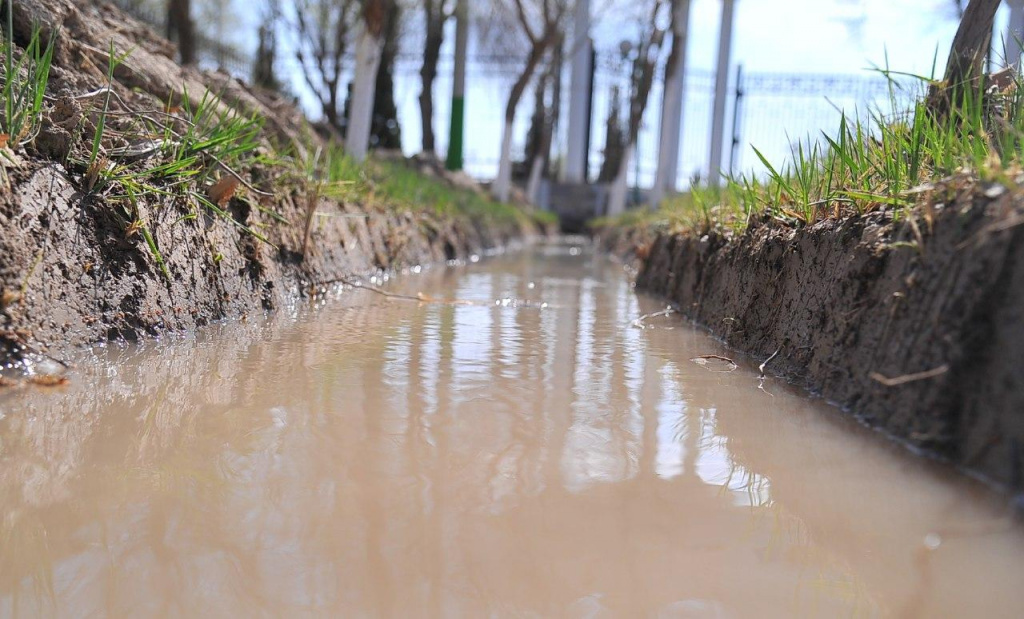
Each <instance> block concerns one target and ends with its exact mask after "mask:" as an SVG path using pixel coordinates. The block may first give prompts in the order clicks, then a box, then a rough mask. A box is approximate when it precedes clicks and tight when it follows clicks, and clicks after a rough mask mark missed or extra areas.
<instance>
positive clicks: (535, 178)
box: [526, 157, 545, 204]
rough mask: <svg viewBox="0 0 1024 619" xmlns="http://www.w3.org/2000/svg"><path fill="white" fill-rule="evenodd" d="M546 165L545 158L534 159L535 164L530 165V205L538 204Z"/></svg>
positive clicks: (527, 195) (528, 191)
mask: <svg viewBox="0 0 1024 619" xmlns="http://www.w3.org/2000/svg"><path fill="white" fill-rule="evenodd" d="M544 163H545V157H534V158H533V163H532V164H531V165H530V179H529V180H528V181H527V182H526V199H527V200H529V201H530V204H537V198H538V193H539V192H540V179H541V173H542V172H543V171H544Z"/></svg>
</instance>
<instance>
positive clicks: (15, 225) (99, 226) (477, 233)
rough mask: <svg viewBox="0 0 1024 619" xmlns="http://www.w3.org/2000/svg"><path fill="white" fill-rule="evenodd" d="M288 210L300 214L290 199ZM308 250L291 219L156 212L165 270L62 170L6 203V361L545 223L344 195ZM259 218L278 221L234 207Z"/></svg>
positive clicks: (475, 247)
mask: <svg viewBox="0 0 1024 619" xmlns="http://www.w3.org/2000/svg"><path fill="white" fill-rule="evenodd" d="M281 206H282V207H283V208H281V210H282V211H284V212H286V213H289V214H292V215H297V211H298V209H297V208H295V207H294V206H293V205H281ZM326 207H327V205H325V209H324V210H325V211H326V215H330V216H329V217H328V216H325V217H324V218H323V221H322V222H321V224H320V225H318V226H317V228H316V229H315V231H314V233H313V235H312V242H311V243H310V246H309V248H308V250H307V252H306V255H305V257H303V255H302V253H301V252H302V244H303V238H302V230H301V229H300V227H298V226H291V227H288V226H280V227H278V228H276V229H274V230H273V231H272V234H271V239H270V240H271V242H272V243H264V242H261V241H259V240H257V239H256V238H254V237H253V236H252V235H250V234H247V233H245V232H244V231H242V230H240V229H239V228H237V227H235V226H232V225H229V224H228V223H227V222H225V221H224V220H223V219H221V218H214V217H209V216H206V215H201V216H199V217H198V218H196V219H193V220H186V221H180V220H179V218H180V215H178V214H177V213H174V212H173V211H172V209H169V208H161V207H160V206H159V205H151V206H150V209H149V212H147V213H146V216H147V219H148V220H149V221H150V222H152V228H153V234H154V236H155V237H156V238H157V239H158V242H159V243H160V247H161V251H162V255H163V260H164V262H165V264H166V267H167V271H168V273H169V274H170V277H165V276H164V274H163V273H162V271H161V269H160V268H159V267H158V265H156V264H154V261H153V257H152V255H150V253H149V250H148V249H147V247H146V243H145V241H144V240H143V239H142V238H141V236H140V235H135V236H131V237H126V236H125V235H124V234H123V233H122V232H121V231H120V230H118V229H117V228H116V227H115V226H114V225H112V224H111V222H109V221H107V219H106V217H105V216H104V212H103V210H104V208H105V205H104V204H102V203H93V202H91V201H89V200H84V199H83V196H82V195H81V193H79V192H78V190H77V189H76V187H75V185H74V183H72V182H71V181H70V180H69V179H68V178H67V176H66V175H65V174H64V172H63V171H62V170H61V169H60V168H59V167H58V166H56V165H52V166H46V167H44V168H42V169H39V170H37V171H35V172H34V173H33V174H32V175H31V176H30V177H29V178H28V179H27V180H25V181H24V182H22V183H19V184H18V185H17V186H16V187H15V189H14V191H13V192H12V195H10V196H8V197H6V198H0V230H2V231H3V235H2V236H0V290H3V291H4V294H5V302H4V304H3V306H2V309H0V331H2V332H3V333H2V334H0V335H2V336H3V337H0V362H7V361H11V360H12V359H16V358H17V357H18V356H19V349H20V348H21V347H23V346H24V344H26V343H27V344H29V345H30V346H31V347H32V348H33V349H36V350H39V351H41V352H45V353H47V354H48V355H50V356H53V357H58V358H60V357H62V356H64V355H67V354H68V352H69V351H70V350H71V349H73V348H75V347H78V346H81V345H84V344H88V343H92V342H97V341H102V340H112V339H113V340H116V339H127V340H134V339H137V338H139V337H144V336H147V335H156V334H158V333H160V332H163V331H167V330H174V331H180V330H188V329H193V328H196V327H199V326H202V325H205V324H207V323H209V322H210V321H213V320H218V319H222V318H234V317H239V316H242V315H244V314H246V313H249V312H252V311H262V310H271V309H275V308H278V307H281V306H282V305H284V304H286V303H288V302H290V301H291V300H293V299H295V298H296V296H297V295H298V294H301V293H303V292H304V290H303V288H304V287H308V286H310V285H312V284H315V283H317V282H328V281H332V280H336V279H338V278H344V277H351V276H361V275H364V274H367V273H371V272H374V271H378V270H390V269H398V268H401V267H405V266H411V265H419V264H429V263H438V262H444V261H445V260H450V259H457V258H463V257H466V256H469V255H470V254H473V253H478V252H482V251H484V250H487V249H491V248H497V247H501V246H504V245H506V244H508V243H510V242H513V241H516V240H519V239H522V238H524V237H525V236H529V235H531V234H533V233H535V232H536V230H534V229H531V228H530V227H529V226H526V225H514V224H511V223H508V222H505V223H488V222H485V221H481V220H476V221H474V220H471V219H468V218H448V217H435V216H431V215H427V214H423V213H413V212H396V211H389V210H387V209H375V208H367V207H364V206H360V205H348V204H338V203H334V204H331V205H330V208H329V209H328V208H326ZM236 217H237V218H238V219H239V220H242V221H245V222H246V223H247V224H248V225H250V226H251V225H256V224H258V223H259V222H260V221H262V220H264V219H269V217H268V216H267V215H266V214H265V213H262V212H259V211H256V210H255V209H253V210H252V211H251V212H246V213H237V214H236Z"/></svg>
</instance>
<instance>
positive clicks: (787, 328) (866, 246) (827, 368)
mask: <svg viewBox="0 0 1024 619" xmlns="http://www.w3.org/2000/svg"><path fill="white" fill-rule="evenodd" d="M1001 189H1002V188H1000V187H995V188H993V187H987V186H981V185H979V184H976V183H973V182H970V181H966V182H965V181H964V179H959V180H957V181H954V182H950V183H949V185H948V186H943V187H940V188H937V189H936V191H935V192H934V194H933V196H932V203H933V206H932V207H921V208H919V209H917V210H916V211H915V212H914V214H912V215H910V216H904V217H903V218H902V219H900V220H897V221H894V220H893V218H892V216H891V215H889V214H886V213H884V212H876V213H872V214H868V215H864V216H857V217H852V218H848V219H844V220H839V221H835V220H831V221H823V222H821V223H818V224H815V225H813V226H809V227H804V228H794V227H792V226H791V225H788V224H785V223H782V222H779V221H777V220H772V219H770V218H767V217H755V218H754V220H753V221H752V222H751V224H750V226H749V229H747V230H746V231H745V232H744V233H743V234H741V235H732V234H729V233H723V232H711V233H709V234H706V235H700V236H698V235H695V234H672V233H668V232H660V233H653V232H651V231H649V230H648V231H636V230H634V231H621V230H620V231H614V230H613V231H610V232H609V233H607V234H606V235H605V236H604V239H603V241H604V243H605V245H606V246H607V247H609V248H612V249H615V250H616V251H618V252H619V253H620V254H622V253H623V252H624V251H633V252H635V254H636V255H637V257H638V258H640V263H641V264H640V273H639V276H638V280H637V285H638V286H639V287H641V288H643V289H646V290H648V291H651V292H654V293H657V294H661V295H664V296H667V297H668V298H669V299H671V300H672V301H673V302H674V303H676V304H678V307H679V309H680V311H682V312H683V313H684V314H686V315H687V316H689V317H690V318H692V319H693V320H695V321H697V322H698V323H700V324H703V325H705V326H707V327H708V328H709V329H710V330H711V331H712V332H713V333H715V334H717V335H718V336H720V337H722V338H723V339H724V340H725V341H726V342H727V343H728V344H729V345H731V346H734V347H736V348H737V349H739V350H741V351H745V352H747V353H749V354H750V355H751V356H753V357H754V358H756V359H758V360H759V361H763V360H765V359H768V358H769V357H770V356H771V355H772V354H773V353H775V352H776V351H778V355H777V356H775V357H774V358H773V359H772V360H771V362H770V363H769V364H768V368H767V369H768V372H770V373H775V374H779V375H782V376H784V377H787V378H789V379H791V380H793V381H794V382H797V383H799V384H801V385H803V386H805V387H807V388H809V389H811V390H812V391H815V392H818V393H820V394H821V395H822V396H824V397H825V398H827V399H829V400H831V401H834V402H836V403H838V404H839V405H841V406H842V407H844V408H845V409H847V410H849V411H851V412H853V413H855V414H857V415H858V416H859V417H861V418H862V419H863V420H865V421H866V422H867V423H869V424H871V425H873V426H875V427H877V428H880V429H882V430H884V431H885V432H887V433H889V434H891V435H893V436H895V437H898V438H900V439H902V440H904V441H905V442H906V443H908V444H910V445H912V446H914V447H916V448H919V449H920V450H922V451H924V452H926V453H928V454H932V455H935V456H939V457H942V458H946V459H948V460H950V461H952V462H953V463H956V464H957V465H960V466H962V467H963V468H964V469H966V470H969V471H971V472H974V473H977V474H981V475H983V476H985V477H987V478H989V479H990V480H993V481H995V482H997V483H999V484H1001V485H1004V486H1005V487H1008V488H1009V489H1011V490H1013V491H1020V490H1022V489H1024V226H1022V225H1021V224H1024V201H1022V200H1021V197H1020V196H1021V193H1020V191H1014V192H1010V191H1004V192H1001ZM943 199H944V200H945V204H943V203H941V202H940V201H941V200H943Z"/></svg>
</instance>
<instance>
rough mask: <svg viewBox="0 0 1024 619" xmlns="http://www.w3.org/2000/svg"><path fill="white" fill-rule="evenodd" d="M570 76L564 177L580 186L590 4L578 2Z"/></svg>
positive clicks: (584, 166)
mask: <svg viewBox="0 0 1024 619" xmlns="http://www.w3.org/2000/svg"><path fill="white" fill-rule="evenodd" d="M571 41H572V45H571V46H570V48H569V50H570V52H569V53H570V54H571V55H572V75H571V76H570V79H569V136H568V140H569V143H568V150H567V152H566V157H565V174H564V178H565V180H566V181H568V182H570V183H582V182H584V181H585V180H586V178H587V158H588V157H587V155H588V153H587V134H588V133H589V129H590V114H588V111H589V108H590V102H589V101H588V94H589V92H588V91H589V90H590V88H588V86H590V84H589V82H590V74H591V71H592V70H593V65H592V57H591V45H592V44H591V41H590V1H589V0H577V1H576V14H575V21H574V24H573V33H572V39H571Z"/></svg>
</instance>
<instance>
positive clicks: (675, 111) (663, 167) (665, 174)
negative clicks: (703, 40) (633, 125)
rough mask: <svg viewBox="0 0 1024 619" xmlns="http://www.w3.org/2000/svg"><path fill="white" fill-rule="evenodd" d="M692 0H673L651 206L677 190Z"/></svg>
mask: <svg viewBox="0 0 1024 619" xmlns="http://www.w3.org/2000/svg"><path fill="white" fill-rule="evenodd" d="M689 18H690V0H673V4H672V51H670V52H669V55H668V61H667V62H666V63H665V93H664V96H663V98H662V105H661V132H660V137H659V140H658V170H657V172H656V174H655V179H654V187H653V188H652V189H651V205H652V206H657V205H658V204H659V203H661V200H662V199H663V198H664V197H665V195H666V194H672V193H674V192H675V190H676V180H677V176H678V173H677V169H678V167H679V139H680V135H679V134H680V132H681V131H682V116H683V94H684V91H685V82H686V41H687V26H688V22H689Z"/></svg>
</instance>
